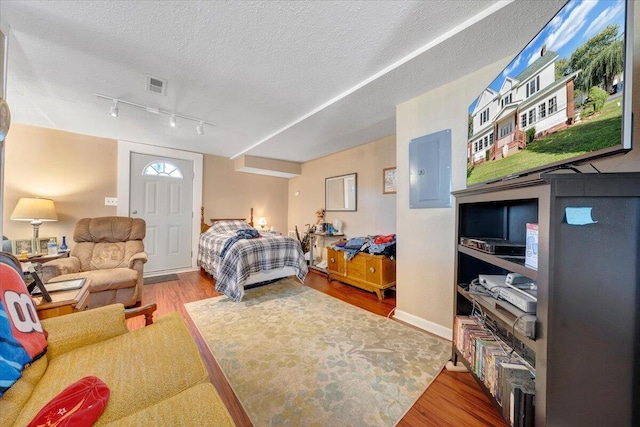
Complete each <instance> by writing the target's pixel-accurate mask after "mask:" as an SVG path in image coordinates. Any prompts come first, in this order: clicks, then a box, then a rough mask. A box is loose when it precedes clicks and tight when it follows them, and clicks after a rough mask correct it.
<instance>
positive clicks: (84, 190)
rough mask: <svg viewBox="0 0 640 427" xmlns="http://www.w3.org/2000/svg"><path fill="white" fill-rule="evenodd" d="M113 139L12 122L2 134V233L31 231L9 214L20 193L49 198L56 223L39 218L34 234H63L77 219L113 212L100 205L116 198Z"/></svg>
mask: <svg viewBox="0 0 640 427" xmlns="http://www.w3.org/2000/svg"><path fill="white" fill-rule="evenodd" d="M116 167H117V143H116V141H114V140H111V139H105V138H96V137H92V136H87V135H78V134H74V133H69V132H62V131H57V130H52V129H45V128H39V127H34V126H27V125H21V124H18V123H14V124H12V125H11V130H10V131H9V134H8V135H7V140H6V151H5V172H4V178H5V179H4V205H3V215H2V218H3V233H4V234H5V235H6V236H7V237H9V238H10V239H25V238H26V239H28V238H31V236H32V235H33V228H32V227H31V224H29V222H26V221H25V222H23V221H11V220H10V219H9V217H10V216H11V212H13V209H14V208H15V206H16V203H18V199H19V198H20V197H34V196H39V197H48V198H51V199H53V200H54V202H55V205H56V211H57V214H58V221H57V222H45V223H44V224H42V226H41V227H40V237H57V238H58V242H61V239H62V236H63V235H65V236H67V244H70V242H71V241H72V240H73V239H72V235H73V227H74V225H75V223H76V221H77V220H78V219H80V218H84V217H89V216H102V215H115V214H116V208H115V207H112V206H104V198H105V197H116V173H117V169H116Z"/></svg>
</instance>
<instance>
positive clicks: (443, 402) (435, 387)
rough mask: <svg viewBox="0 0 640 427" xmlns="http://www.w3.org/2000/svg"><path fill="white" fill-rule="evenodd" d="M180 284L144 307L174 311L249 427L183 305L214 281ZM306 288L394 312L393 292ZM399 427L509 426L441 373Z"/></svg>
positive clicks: (312, 278) (159, 290) (202, 276)
mask: <svg viewBox="0 0 640 427" xmlns="http://www.w3.org/2000/svg"><path fill="white" fill-rule="evenodd" d="M178 277H179V280H177V281H172V282H164V283H156V284H152V285H145V286H144V291H143V292H144V293H143V301H142V303H143V304H146V303H148V302H155V303H156V304H157V305H158V310H157V311H156V313H155V316H160V315H162V314H165V313H168V312H171V311H178V312H179V313H181V314H182V317H183V318H184V319H185V322H186V323H187V326H188V327H189V330H190V331H191V333H192V334H193V336H194V338H195V340H196V343H197V345H198V348H199V349H200V353H201V354H202V357H203V359H204V361H205V364H206V366H207V369H208V370H209V376H210V377H211V382H212V383H213V385H214V386H215V387H216V389H217V390H218V393H219V394H220V396H221V397H222V400H223V401H224V403H225V405H226V406H227V408H228V409H229V412H230V413H231V416H232V417H233V419H234V421H235V422H236V424H237V425H238V426H251V425H252V424H251V421H250V420H249V417H247V414H246V413H245V411H244V409H243V408H242V405H241V404H240V402H239V401H238V399H237V398H236V396H235V394H234V393H233V390H232V389H231V387H230V386H229V383H228V382H227V380H226V379H225V377H224V374H223V373H222V371H221V370H220V367H219V366H218V363H217V362H216V361H215V359H214V358H213V355H212V354H211V352H210V351H209V349H208V347H207V345H206V344H205V342H204V340H203V339H202V337H201V336H200V334H199V332H198V331H197V329H196V327H195V326H194V325H193V323H192V322H191V319H190V318H189V316H188V315H187V313H186V310H185V308H184V303H186V302H190V301H197V300H200V299H206V298H211V297H214V296H218V295H220V294H218V293H217V292H216V291H215V290H214V281H213V280H212V279H211V278H210V277H208V275H207V274H206V273H204V272H202V271H199V272H189V273H180V274H178ZM305 285H306V286H309V287H312V288H314V289H317V290H319V291H321V292H324V293H326V294H328V295H331V296H333V297H336V298H339V299H341V300H343V301H346V302H348V303H350V304H353V305H356V306H358V307H361V308H363V309H365V310H368V311H371V312H373V313H376V314H379V315H381V316H387V315H389V313H390V312H391V311H392V310H393V309H394V308H395V304H396V298H395V292H394V291H387V297H386V298H385V299H384V300H383V301H379V300H378V298H377V297H376V295H375V294H374V293H369V292H366V291H363V290H360V289H358V288H355V287H353V286H349V285H345V284H342V283H340V282H336V281H333V282H329V281H328V280H327V279H326V278H325V276H324V275H321V274H317V273H315V272H311V273H309V275H308V276H307V280H306V281H305ZM128 326H129V328H130V329H135V328H140V327H143V326H144V319H143V318H136V319H130V320H128ZM398 426H403V427H417V426H421V427H422V426H438V427H444V426H456V427H461V426H500V427H506V426H507V424H506V423H505V422H504V421H503V420H502V418H501V417H500V415H499V413H498V411H497V410H496V409H495V408H494V407H493V406H492V405H491V403H490V402H489V400H488V399H487V397H486V396H485V395H484V393H483V392H482V391H481V389H480V387H479V386H478V384H477V383H476V382H475V380H474V379H473V378H472V377H471V375H470V374H468V373H459V372H448V371H447V370H446V369H445V370H443V371H442V372H441V373H440V374H439V375H438V377H437V378H436V379H435V381H434V382H433V383H432V384H431V386H430V387H429V388H428V389H427V391H426V392H425V393H424V394H423V395H422V396H421V397H420V398H419V399H418V401H417V402H416V404H415V405H414V406H413V407H412V408H411V409H410V410H409V412H408V413H407V414H406V415H405V417H404V418H403V419H402V420H401V421H400V422H399V423H398Z"/></svg>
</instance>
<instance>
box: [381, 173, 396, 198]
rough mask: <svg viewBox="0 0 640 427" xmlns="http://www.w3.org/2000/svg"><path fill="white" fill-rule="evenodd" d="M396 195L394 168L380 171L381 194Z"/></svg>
mask: <svg viewBox="0 0 640 427" xmlns="http://www.w3.org/2000/svg"><path fill="white" fill-rule="evenodd" d="M395 193H396V168H395V167H393V168H384V169H382V194H395Z"/></svg>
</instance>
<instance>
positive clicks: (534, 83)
mask: <svg viewBox="0 0 640 427" xmlns="http://www.w3.org/2000/svg"><path fill="white" fill-rule="evenodd" d="M557 59H558V54H557V53H555V52H552V51H548V50H546V46H543V48H542V50H541V52H540V57H539V58H538V59H536V60H535V61H534V62H533V63H532V64H531V65H530V66H529V67H527V68H526V69H524V71H522V72H521V73H520V74H518V75H517V76H515V77H510V76H507V77H506V78H505V79H504V82H503V83H502V87H501V88H500V91H499V92H495V91H494V90H492V89H491V88H487V89H485V90H484V92H483V93H482V95H480V98H479V100H478V102H477V104H476V108H475V110H474V111H473V113H472V118H473V130H474V133H473V136H472V137H471V139H470V140H469V143H468V147H467V148H468V158H469V161H470V163H471V164H472V165H474V164H478V163H482V162H484V161H487V160H497V159H501V158H504V157H507V156H508V155H509V154H513V153H514V152H517V151H518V150H522V149H524V148H526V146H527V139H526V131H527V129H535V133H536V135H540V136H542V135H547V134H549V133H553V132H557V131H559V130H562V129H564V128H566V127H567V126H569V125H570V124H572V123H573V122H574V120H575V117H574V105H573V97H574V95H573V90H574V84H573V83H574V80H575V78H576V76H577V75H578V73H579V71H576V72H574V73H571V74H569V75H568V76H565V77H563V78H561V79H559V80H556V78H555V74H556V73H555V62H556V60H557Z"/></svg>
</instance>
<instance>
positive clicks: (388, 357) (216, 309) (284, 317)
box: [185, 279, 451, 427]
mask: <svg viewBox="0 0 640 427" xmlns="http://www.w3.org/2000/svg"><path fill="white" fill-rule="evenodd" d="M185 307H186V309H187V311H188V313H189V315H190V316H191V318H192V319H193V321H194V323H195V324H196V326H197V327H198V329H199V330H200V333H201V334H202V336H203V337H204V339H205V341H206V342H207V344H208V345H209V348H210V349H211V351H212V352H213V354H214V356H215V358H216V360H217V361H218V363H219V364H220V367H221V368H222V370H223V371H224V373H225V375H226V377H227V380H228V381H229V384H231V387H232V388H233V390H234V391H235V393H236V395H237V396H238V399H239V400H240V402H242V405H243V406H244V408H245V410H246V412H247V414H248V415H249V418H251V421H252V422H253V424H254V425H255V426H256V427H260V426H273V425H291V426H392V425H395V424H396V423H397V422H398V421H399V420H400V419H401V418H402V417H403V416H404V414H405V413H406V412H407V411H408V410H409V408H410V407H411V406H412V405H413V404H414V403H415V401H416V400H417V399H418V398H419V397H420V395H421V394H422V393H423V392H424V391H425V390H426V389H427V387H428V386H429V384H430V383H431V382H432V381H433V379H434V378H435V377H436V375H438V373H439V372H440V370H441V369H442V367H443V366H444V364H445V363H446V361H447V360H448V359H449V357H450V356H451V343H449V342H448V341H446V340H443V339H439V338H436V337H432V336H430V335H428V334H426V333H423V332H420V331H418V330H416V329H413V328H411V327H408V326H406V325H403V324H401V323H399V322H396V321H394V320H391V319H387V318H385V317H382V316H378V315H375V314H372V313H370V312H368V311H365V310H362V309H360V308H358V307H355V306H352V305H350V304H347V303H345V302H342V301H340V300H338V299H336V298H333V297H331V296H328V295H325V294H323V293H322V292H319V291H316V290H315V289H312V288H309V287H306V286H302V285H301V284H300V283H298V282H296V281H294V280H292V279H283V280H281V281H279V282H277V283H274V284H271V285H267V286H263V287H260V288H255V289H251V290H249V291H247V292H246V293H245V296H244V299H243V300H242V302H240V303H236V302H233V301H231V300H229V299H228V298H227V297H225V296H222V297H216V298H211V299H207V300H201V301H196V302H191V303H187V304H185Z"/></svg>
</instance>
